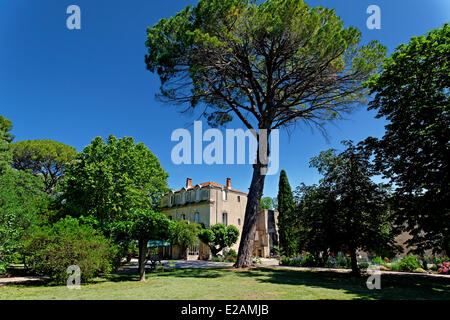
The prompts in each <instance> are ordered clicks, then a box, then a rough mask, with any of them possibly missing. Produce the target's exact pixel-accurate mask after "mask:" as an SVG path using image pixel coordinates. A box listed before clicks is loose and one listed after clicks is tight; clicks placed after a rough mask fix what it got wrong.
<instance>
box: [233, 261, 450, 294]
mask: <svg viewBox="0 0 450 320" xmlns="http://www.w3.org/2000/svg"><path fill="white" fill-rule="evenodd" d="M237 274H238V275H239V276H242V277H250V278H251V277H253V278H256V279H255V280H256V281H259V282H262V283H274V284H284V285H286V284H287V285H303V286H308V287H315V288H324V289H332V290H341V291H343V292H344V293H348V294H354V295H356V296H358V299H382V300H404V299H407V300H443V299H445V300H450V294H449V293H450V279H443V278H431V277H419V276H405V275H393V274H392V275H391V274H382V275H381V289H380V290H377V289H373V290H369V289H368V288H367V285H366V281H367V278H368V276H364V275H363V276H361V277H360V278H355V277H352V276H350V275H349V274H341V273H333V272H312V271H297V270H281V269H270V268H258V269H256V270H249V271H240V272H237Z"/></svg>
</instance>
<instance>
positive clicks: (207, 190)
mask: <svg viewBox="0 0 450 320" xmlns="http://www.w3.org/2000/svg"><path fill="white" fill-rule="evenodd" d="M246 205H247V193H245V192H242V191H239V190H236V189H233V188H231V179H230V178H227V180H226V183H225V185H221V184H218V183H215V182H204V183H199V184H196V185H193V184H192V179H191V178H187V179H186V186H185V187H183V188H181V189H179V190H172V191H170V192H168V193H167V194H165V195H164V196H163V197H162V199H161V211H162V213H164V214H165V215H166V216H167V217H168V218H169V219H171V220H176V221H181V220H188V221H189V222H195V223H198V224H200V225H202V227H204V228H208V227H210V226H212V225H215V224H217V223H223V224H224V225H226V226H228V225H234V226H235V227H237V228H238V230H239V239H238V241H237V242H236V244H234V245H233V247H232V249H234V250H236V251H238V247H239V242H240V237H241V234H242V227H243V224H244V216H245V207H246ZM269 216H270V215H269V214H268V213H267V214H265V213H264V214H260V215H258V222H257V224H258V228H257V230H258V232H257V234H258V236H257V237H258V239H259V238H260V237H263V238H264V237H266V236H268V234H269V229H270V228H271V227H272V229H270V231H271V232H272V234H271V235H270V237H271V239H272V237H274V235H273V232H276V230H275V229H276V227H273V226H272V225H271V227H269V224H268V222H266V223H264V222H263V221H260V220H264V219H268V217H269ZM272 216H273V215H272ZM259 226H260V227H261V228H260V227H259ZM274 228H275V229H274ZM259 229H261V230H259ZM275 237H276V239H277V236H276V235H275ZM255 238H256V237H255ZM255 240H256V239H255ZM271 243H272V242H270V241H269V240H268V239H267V241H266V242H264V245H261V243H260V242H259V245H258V249H256V246H255V253H259V252H261V256H266V255H265V254H266V253H267V256H268V255H269V254H270V251H271V248H270V244H271ZM255 244H256V242H255ZM261 246H262V248H261ZM265 246H266V247H267V248H265ZM258 250H259V251H258ZM162 255H163V256H164V257H167V258H169V257H170V258H181V256H183V253H182V252H180V250H179V248H177V247H176V246H171V247H170V248H164V249H163V250H162ZM255 255H257V254H255ZM208 258H210V250H209V247H208V246H206V245H205V244H203V243H202V242H201V241H199V244H198V245H197V246H193V247H191V248H189V250H188V259H208Z"/></svg>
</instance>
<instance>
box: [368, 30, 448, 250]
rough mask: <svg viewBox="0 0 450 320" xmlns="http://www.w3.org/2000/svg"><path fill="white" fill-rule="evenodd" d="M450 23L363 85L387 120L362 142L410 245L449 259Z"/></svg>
mask: <svg viewBox="0 0 450 320" xmlns="http://www.w3.org/2000/svg"><path fill="white" fill-rule="evenodd" d="M449 52H450V25H448V24H445V25H444V26H443V27H442V28H438V29H435V30H432V31H431V32H429V33H427V34H426V35H424V36H420V37H413V38H412V39H411V40H410V42H409V43H408V44H402V45H400V46H399V47H398V48H397V49H396V51H395V52H394V53H393V54H392V56H391V57H390V58H389V59H387V60H386V62H385V63H384V65H383V69H382V72H381V73H380V74H379V75H376V76H374V77H373V78H372V79H371V80H370V81H369V82H368V83H367V86H368V87H369V88H370V90H371V93H374V94H375V98H374V100H373V101H372V102H371V103H370V109H375V110H377V111H378V115H377V117H378V118H381V117H385V118H386V119H387V120H388V121H389V122H388V124H387V125H386V133H385V135H384V136H383V137H382V138H381V139H380V140H377V139H374V138H370V139H368V140H367V144H368V145H369V146H371V147H373V148H374V149H375V151H376V162H377V164H378V167H379V168H380V169H382V170H383V173H384V175H385V177H387V178H389V179H390V181H391V183H392V184H393V185H394V186H395V200H396V201H395V208H396V211H397V215H398V217H399V220H398V224H399V225H406V228H405V230H406V231H408V232H409V233H410V234H411V235H412V236H413V238H412V239H411V241H409V242H408V244H409V245H411V246H412V245H414V246H417V251H418V252H423V251H424V250H425V249H434V250H435V251H439V250H445V251H446V253H447V255H450V207H449V201H448V199H450V176H449V174H450V169H449V159H450V144H449V136H450V113H449V111H450V109H449V108H450V100H449V83H450V55H449V54H448V53H449Z"/></svg>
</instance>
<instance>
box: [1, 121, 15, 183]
mask: <svg viewBox="0 0 450 320" xmlns="http://www.w3.org/2000/svg"><path fill="white" fill-rule="evenodd" d="M11 130H12V123H11V120H8V119H6V118H4V117H3V116H1V115H0V175H1V174H4V173H5V172H6V170H8V169H9V168H10V167H11V161H12V154H11V151H10V143H11V142H12V141H13V139H14V136H12V135H11V133H10V132H9V131H11Z"/></svg>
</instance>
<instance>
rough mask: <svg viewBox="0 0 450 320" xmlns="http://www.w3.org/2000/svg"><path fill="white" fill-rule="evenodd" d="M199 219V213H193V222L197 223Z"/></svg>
mask: <svg viewBox="0 0 450 320" xmlns="http://www.w3.org/2000/svg"><path fill="white" fill-rule="evenodd" d="M199 221H200V214H199V213H198V212H196V213H194V222H195V223H198V222H199Z"/></svg>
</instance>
